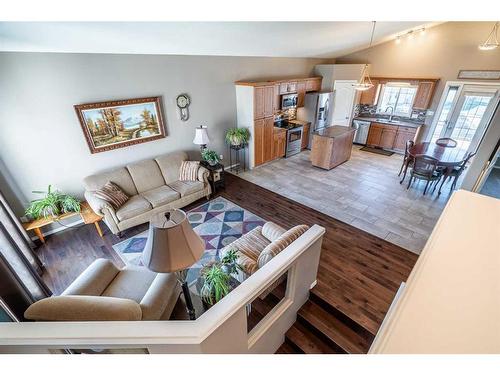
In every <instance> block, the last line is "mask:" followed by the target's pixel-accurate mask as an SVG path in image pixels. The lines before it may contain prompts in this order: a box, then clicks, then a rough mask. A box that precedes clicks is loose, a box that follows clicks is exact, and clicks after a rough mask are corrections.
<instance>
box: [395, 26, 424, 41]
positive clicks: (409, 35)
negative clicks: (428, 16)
mask: <svg viewBox="0 0 500 375" xmlns="http://www.w3.org/2000/svg"><path fill="white" fill-rule="evenodd" d="M416 33H419V34H420V35H424V34H425V27H422V28H421V29H416V30H410V31H408V32H406V33H404V34H400V35H396V40H395V42H396V44H399V43H401V38H402V37H407V38H408V39H413V37H414V36H415V34H416Z"/></svg>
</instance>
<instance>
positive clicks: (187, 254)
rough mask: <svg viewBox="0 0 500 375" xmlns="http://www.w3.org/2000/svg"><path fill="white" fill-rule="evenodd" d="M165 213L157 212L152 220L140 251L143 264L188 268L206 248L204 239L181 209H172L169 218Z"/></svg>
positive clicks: (163, 269) (166, 269)
mask: <svg viewBox="0 0 500 375" xmlns="http://www.w3.org/2000/svg"><path fill="white" fill-rule="evenodd" d="M166 215H168V214H166ZM166 215H165V214H162V215H157V216H155V217H154V218H153V219H152V220H151V222H150V224H149V233H148V239H147V242H146V247H145V248H144V251H143V253H142V262H143V264H144V265H145V266H146V267H148V268H149V269H150V270H152V271H154V272H160V273H170V272H176V271H181V270H184V269H186V268H189V267H190V266H192V265H193V264H194V263H196V262H197V261H198V260H199V259H200V258H201V256H202V255H203V252H204V250H205V243H204V241H203V240H202V239H201V237H200V236H199V235H198V234H196V232H195V231H194V230H193V227H191V224H190V223H189V221H188V220H187V217H186V214H185V213H184V211H182V210H177V209H175V210H173V211H171V212H170V218H168V219H167V216H166Z"/></svg>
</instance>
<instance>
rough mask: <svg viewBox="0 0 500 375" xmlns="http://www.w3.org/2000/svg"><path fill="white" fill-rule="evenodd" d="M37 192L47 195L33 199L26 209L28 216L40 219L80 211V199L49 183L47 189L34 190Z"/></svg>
mask: <svg viewBox="0 0 500 375" xmlns="http://www.w3.org/2000/svg"><path fill="white" fill-rule="evenodd" d="M33 193H35V194H45V197H43V198H41V199H36V200H34V201H31V203H30V205H29V206H28V208H27V209H26V212H25V214H26V216H28V217H30V218H33V219H35V220H36V219H39V218H42V217H56V216H58V215H61V214H63V213H67V212H80V202H79V201H78V199H76V198H74V197H72V196H71V195H68V194H63V193H61V192H59V191H57V190H52V185H49V187H48V189H47V191H46V192H45V191H33Z"/></svg>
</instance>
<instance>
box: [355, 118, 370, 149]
mask: <svg viewBox="0 0 500 375" xmlns="http://www.w3.org/2000/svg"><path fill="white" fill-rule="evenodd" d="M352 128H353V129H354V130H355V131H356V133H354V140H353V143H357V144H359V145H366V140H367V138H368V132H369V131H370V121H364V120H352Z"/></svg>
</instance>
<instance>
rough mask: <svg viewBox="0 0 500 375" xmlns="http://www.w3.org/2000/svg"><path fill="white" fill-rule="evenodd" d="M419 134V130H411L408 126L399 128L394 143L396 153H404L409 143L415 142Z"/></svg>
mask: <svg viewBox="0 0 500 375" xmlns="http://www.w3.org/2000/svg"><path fill="white" fill-rule="evenodd" d="M416 134H417V129H415V128H410V127H406V126H400V127H398V132H397V134H396V140H395V141H394V146H393V149H394V150H396V151H402V152H404V150H405V147H406V142H407V141H413V140H415V135H416Z"/></svg>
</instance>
